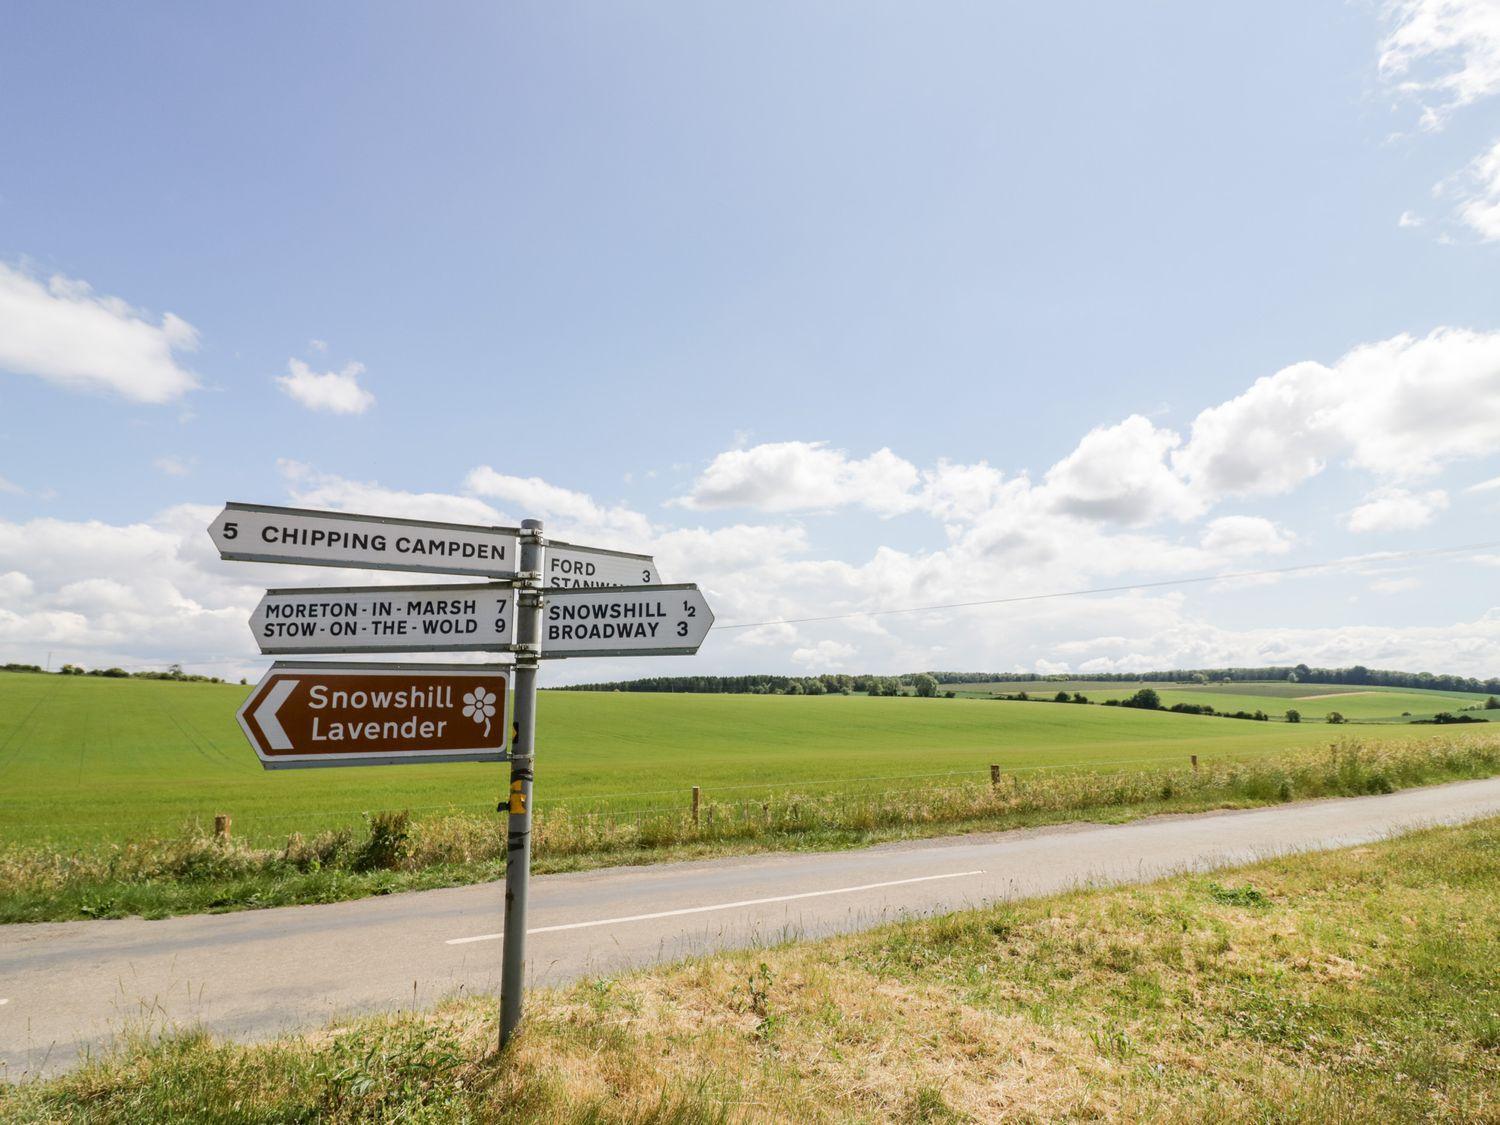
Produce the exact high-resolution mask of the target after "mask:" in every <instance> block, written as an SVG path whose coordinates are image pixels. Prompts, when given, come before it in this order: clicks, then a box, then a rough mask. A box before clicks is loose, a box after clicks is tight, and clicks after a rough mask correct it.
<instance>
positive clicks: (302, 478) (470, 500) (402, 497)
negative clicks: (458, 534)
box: [277, 460, 508, 525]
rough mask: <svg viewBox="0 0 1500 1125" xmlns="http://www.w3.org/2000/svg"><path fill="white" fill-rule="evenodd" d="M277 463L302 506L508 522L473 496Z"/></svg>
mask: <svg viewBox="0 0 1500 1125" xmlns="http://www.w3.org/2000/svg"><path fill="white" fill-rule="evenodd" d="M277 464H278V467H279V468H280V469H281V472H282V476H283V477H285V479H286V484H287V490H288V492H289V493H290V494H291V499H292V502H293V503H295V504H298V505H300V506H302V507H307V508H333V509H336V510H338V511H343V512H357V513H360V514H363V515H372V516H396V517H397V518H399V519H429V520H441V521H443V522H445V523H477V524H489V525H495V524H505V523H507V522H508V521H507V520H506V519H505V518H504V517H503V516H502V515H501V514H500V513H499V512H497V511H495V509H494V508H492V507H490V506H489V505H488V504H486V503H485V502H484V501H482V500H476V499H475V498H474V497H472V496H453V495H450V494H449V493H445V492H407V491H403V490H401V489H394V488H385V487H383V486H381V485H379V484H377V483H375V482H373V481H354V480H349V479H347V478H345V477H340V476H336V475H334V474H332V473H324V472H320V471H319V470H317V469H315V468H313V467H312V466H311V465H306V464H303V463H302V462H300V461H288V460H283V461H280V462H278V463H277Z"/></svg>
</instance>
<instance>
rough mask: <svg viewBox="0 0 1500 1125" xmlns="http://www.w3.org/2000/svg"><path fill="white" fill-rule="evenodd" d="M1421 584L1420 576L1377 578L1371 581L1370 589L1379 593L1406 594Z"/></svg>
mask: <svg viewBox="0 0 1500 1125" xmlns="http://www.w3.org/2000/svg"><path fill="white" fill-rule="evenodd" d="M1421 585H1422V580H1421V579H1420V578H1410V577H1407V578H1377V579H1375V580H1374V581H1373V582H1371V583H1370V589H1371V590H1373V591H1375V593H1377V594H1404V593H1406V591H1408V590H1415V589H1417V588H1418V587H1419V586H1421Z"/></svg>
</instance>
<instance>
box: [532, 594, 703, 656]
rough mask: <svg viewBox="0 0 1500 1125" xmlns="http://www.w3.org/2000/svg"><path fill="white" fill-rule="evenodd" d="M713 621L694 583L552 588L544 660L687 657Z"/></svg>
mask: <svg viewBox="0 0 1500 1125" xmlns="http://www.w3.org/2000/svg"><path fill="white" fill-rule="evenodd" d="M713 623H714V615H713V610H711V609H709V608H708V602H706V601H705V600H704V599H703V595H702V594H701V593H699V592H698V587H697V586H695V585H693V584H692V583H675V584H667V585H660V586H657V585H650V586H646V585H642V586H621V587H616V588H613V589H607V590H549V591H547V595H546V604H544V605H543V606H542V637H541V641H542V658H543V659H546V658H548V657H553V658H556V657H563V656H667V655H672V654H684V655H686V654H690V653H694V652H697V651H698V646H699V645H701V644H702V643H703V638H704V637H706V636H708V630H709V628H710V626H712V625H713Z"/></svg>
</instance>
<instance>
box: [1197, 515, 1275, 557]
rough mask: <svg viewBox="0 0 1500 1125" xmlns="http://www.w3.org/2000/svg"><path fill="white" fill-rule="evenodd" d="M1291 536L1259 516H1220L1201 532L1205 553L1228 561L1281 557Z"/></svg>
mask: <svg viewBox="0 0 1500 1125" xmlns="http://www.w3.org/2000/svg"><path fill="white" fill-rule="evenodd" d="M1294 538H1295V537H1294V536H1293V535H1292V533H1291V532H1289V531H1284V530H1282V529H1281V528H1278V527H1277V526H1276V525H1275V524H1274V523H1272V522H1271V521H1270V520H1268V519H1265V518H1263V517H1261V516H1220V517H1219V518H1218V519H1216V520H1210V521H1209V523H1208V526H1207V527H1205V528H1204V530H1203V537H1202V539H1201V543H1202V546H1203V549H1204V550H1205V551H1212V552H1213V553H1214V554H1218V555H1228V556H1230V557H1231V558H1233V557H1238V556H1242V555H1282V554H1285V553H1286V552H1287V551H1289V550H1291V547H1292V540H1293V539H1294Z"/></svg>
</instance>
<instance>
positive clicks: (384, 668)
mask: <svg viewBox="0 0 1500 1125" xmlns="http://www.w3.org/2000/svg"><path fill="white" fill-rule="evenodd" d="M508 690H509V682H508V676H507V674H506V669H505V668H504V667H502V666H501V665H475V666H473V667H466V666H463V665H457V664H336V663H317V664H299V663H296V662H291V663H283V662H280V661H278V662H277V663H276V664H274V665H272V667H271V670H270V671H269V672H267V673H266V674H265V677H264V678H263V679H262V680H261V681H260V683H258V684H257V685H256V686H255V690H254V691H252V692H251V693H250V696H249V698H248V699H246V700H245V703H244V705H243V706H242V707H241V708H240V710H239V714H238V716H237V718H238V719H239V722H240V728H241V729H242V730H243V731H244V732H245V737H246V738H248V739H249V740H250V745H251V746H253V747H255V753H256V754H257V755H258V756H259V757H260V764H261V765H262V766H264V767H265V768H266V769H268V770H277V769H295V768H299V767H301V768H306V767H310V766H379V765H392V764H396V763H399V762H503V761H505V756H506V755H505V744H506V742H507V736H508V734H509V732H510V728H509V724H508V722H507V721H506V696H507V693H508Z"/></svg>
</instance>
